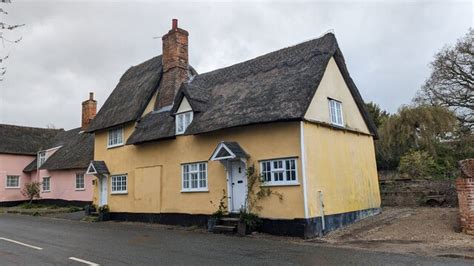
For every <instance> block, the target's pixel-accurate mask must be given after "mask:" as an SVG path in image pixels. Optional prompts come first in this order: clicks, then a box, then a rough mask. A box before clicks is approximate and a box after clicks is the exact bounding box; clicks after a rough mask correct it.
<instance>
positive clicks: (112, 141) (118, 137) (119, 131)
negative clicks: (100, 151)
mask: <svg viewBox="0 0 474 266" xmlns="http://www.w3.org/2000/svg"><path fill="white" fill-rule="evenodd" d="M121 145H123V127H118V128H114V129H110V130H109V141H108V144H107V147H108V148H112V147H117V146H121Z"/></svg>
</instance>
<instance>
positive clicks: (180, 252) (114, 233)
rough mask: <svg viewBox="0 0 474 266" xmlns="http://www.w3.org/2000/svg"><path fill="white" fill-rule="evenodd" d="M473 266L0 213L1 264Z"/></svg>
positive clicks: (146, 227)
mask: <svg viewBox="0 0 474 266" xmlns="http://www.w3.org/2000/svg"><path fill="white" fill-rule="evenodd" d="M98 264H99V265H170V264H172V265H176V264H178V265H224V264H225V265H255V264H259V265H262V264H263V265H290V264H297V265H407V264H408V265H414V264H416V265H472V261H468V260H460V259H448V258H433V257H419V256H410V255H399V254H390V253H380V252H370V251H361V250H353V249H344V248H336V247H327V246H320V245H309V244H301V243H294V242H290V241H286V240H282V241H279V240H268V239H255V238H249V237H236V236H225V235H215V234H210V233H204V232H200V231H186V230H182V229H175V230H173V229H167V228H165V227H157V226H149V225H145V224H130V223H115V222H106V223H90V222H78V221H70V220H61V219H52V218H41V217H31V216H23V215H9V214H0V265H2V266H3V265H98Z"/></svg>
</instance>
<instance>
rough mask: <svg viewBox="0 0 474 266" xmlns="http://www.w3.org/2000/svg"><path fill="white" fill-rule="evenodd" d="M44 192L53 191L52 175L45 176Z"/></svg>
mask: <svg viewBox="0 0 474 266" xmlns="http://www.w3.org/2000/svg"><path fill="white" fill-rule="evenodd" d="M42 184H43V192H48V191H51V177H49V176H48V177H43V183H42Z"/></svg>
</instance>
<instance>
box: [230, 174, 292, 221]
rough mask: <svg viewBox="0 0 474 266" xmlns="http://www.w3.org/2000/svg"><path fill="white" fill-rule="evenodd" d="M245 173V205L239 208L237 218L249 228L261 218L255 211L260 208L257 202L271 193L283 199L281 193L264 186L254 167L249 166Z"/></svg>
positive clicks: (262, 179) (261, 177)
mask: <svg viewBox="0 0 474 266" xmlns="http://www.w3.org/2000/svg"><path fill="white" fill-rule="evenodd" d="M246 175H247V195H246V197H245V206H244V208H242V209H240V215H239V218H240V220H241V221H242V222H244V223H245V224H246V225H247V226H248V227H249V229H250V230H254V229H255V228H257V227H258V226H259V225H260V223H261V220H260V218H259V217H258V215H257V212H259V211H261V210H262V206H260V205H258V202H259V201H261V200H262V199H264V198H267V197H270V196H272V195H274V196H276V197H278V198H279V199H280V201H282V200H283V194H281V193H278V192H276V191H273V190H272V189H271V188H270V187H266V186H264V185H265V181H264V178H263V176H262V175H259V174H257V173H255V167H254V166H251V167H249V168H247V170H246Z"/></svg>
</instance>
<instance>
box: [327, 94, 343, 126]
mask: <svg viewBox="0 0 474 266" xmlns="http://www.w3.org/2000/svg"><path fill="white" fill-rule="evenodd" d="M333 103H334V108H333ZM328 106H329V120H330V121H331V124H332V125H336V126H339V127H344V113H343V111H342V102H341V101H338V100H336V99H333V98H328ZM337 107H338V108H337ZM338 109H339V110H338ZM333 110H334V111H333ZM338 111H339V112H338ZM333 116H334V118H335V120H333ZM338 116H340V117H338ZM339 119H340V123H339Z"/></svg>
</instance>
